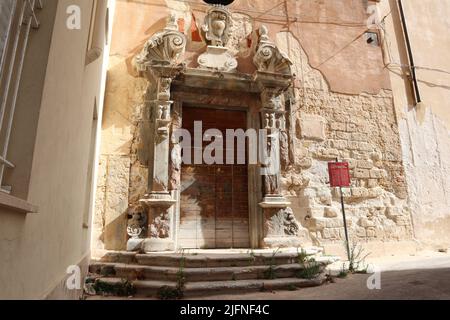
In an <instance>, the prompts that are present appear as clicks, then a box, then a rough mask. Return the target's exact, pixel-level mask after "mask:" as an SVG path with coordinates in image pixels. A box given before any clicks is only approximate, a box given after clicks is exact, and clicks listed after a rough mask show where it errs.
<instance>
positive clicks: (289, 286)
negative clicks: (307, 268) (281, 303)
mask: <svg viewBox="0 0 450 320" xmlns="http://www.w3.org/2000/svg"><path fill="white" fill-rule="evenodd" d="M287 289H288V290H289V291H297V289H298V288H297V287H296V286H295V285H293V284H290V285H288V286H287Z"/></svg>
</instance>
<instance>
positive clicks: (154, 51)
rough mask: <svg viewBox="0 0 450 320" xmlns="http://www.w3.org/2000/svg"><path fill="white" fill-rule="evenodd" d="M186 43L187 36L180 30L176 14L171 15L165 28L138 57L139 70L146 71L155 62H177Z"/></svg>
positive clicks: (146, 45) (148, 43) (170, 63)
mask: <svg viewBox="0 0 450 320" xmlns="http://www.w3.org/2000/svg"><path fill="white" fill-rule="evenodd" d="M186 43H187V40H186V36H185V35H184V34H183V33H182V32H180V31H179V30H178V24H177V20H176V15H174V14H172V15H170V17H169V18H168V20H167V26H166V27H165V28H164V30H163V31H160V32H157V33H156V34H155V35H153V36H152V37H151V38H150V39H149V40H148V41H147V42H146V44H145V46H144V49H143V50H142V52H141V53H140V54H139V55H138V56H137V57H136V65H137V67H138V70H139V71H145V70H147V67H148V66H149V65H152V64H155V63H160V64H167V65H173V64H177V63H178V62H179V60H180V58H181V57H182V55H183V54H184V52H185V48H186Z"/></svg>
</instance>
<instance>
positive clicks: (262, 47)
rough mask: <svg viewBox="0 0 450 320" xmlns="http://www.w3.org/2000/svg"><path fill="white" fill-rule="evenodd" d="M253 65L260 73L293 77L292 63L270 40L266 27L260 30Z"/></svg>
mask: <svg viewBox="0 0 450 320" xmlns="http://www.w3.org/2000/svg"><path fill="white" fill-rule="evenodd" d="M253 63H254V64H255V66H256V67H257V68H258V71H262V72H271V73H280V74H284V75H292V65H293V63H292V61H291V60H290V59H289V57H288V56H287V55H286V54H285V53H284V52H282V51H280V50H279V49H278V47H277V46H276V45H275V44H274V43H273V42H272V41H271V40H270V39H269V30H268V29H267V27H266V26H264V25H263V26H261V28H260V29H259V43H258V45H257V47H256V54H255V56H254V57H253Z"/></svg>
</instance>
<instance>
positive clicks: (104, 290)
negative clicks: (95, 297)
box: [94, 279, 136, 297]
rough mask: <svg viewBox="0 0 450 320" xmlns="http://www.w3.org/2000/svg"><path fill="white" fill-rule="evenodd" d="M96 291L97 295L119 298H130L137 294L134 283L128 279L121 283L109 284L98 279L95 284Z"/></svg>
mask: <svg viewBox="0 0 450 320" xmlns="http://www.w3.org/2000/svg"><path fill="white" fill-rule="evenodd" d="M94 290H95V292H96V293H97V294H101V295H113V296H119V297H129V296H133V295H134V294H135V293H136V288H135V287H134V285H133V283H131V282H130V281H128V280H127V279H122V280H121V282H120V283H108V282H105V281H102V280H100V279H97V280H96V281H95V283H94Z"/></svg>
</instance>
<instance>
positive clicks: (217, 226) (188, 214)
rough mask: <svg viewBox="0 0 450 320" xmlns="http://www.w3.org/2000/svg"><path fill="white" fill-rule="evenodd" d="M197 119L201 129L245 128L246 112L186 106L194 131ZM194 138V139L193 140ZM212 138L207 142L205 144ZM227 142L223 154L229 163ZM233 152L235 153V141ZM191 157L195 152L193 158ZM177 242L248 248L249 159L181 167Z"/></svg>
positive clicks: (187, 245) (185, 115) (187, 122)
mask: <svg viewBox="0 0 450 320" xmlns="http://www.w3.org/2000/svg"><path fill="white" fill-rule="evenodd" d="M194 121H202V127H203V128H202V129H203V133H204V132H205V131H206V130H208V129H218V130H220V131H221V132H222V134H223V136H224V137H225V136H226V135H225V133H226V130H227V129H244V130H245V129H246V122H247V119H246V113H245V112H240V111H228V110H219V109H206V108H183V128H185V129H187V130H189V131H190V132H191V135H192V137H193V136H194V135H193V133H194ZM193 143H194V142H193V141H192V144H193ZM207 145H208V143H203V148H205V147H206V146H207ZM230 147H231V146H228V145H226V146H225V150H224V154H223V160H224V163H226V161H225V159H226V150H227V149H230ZM234 149H235V153H234V158H235V162H234V163H237V161H236V157H237V152H236V149H237V146H235V148H234ZM192 159H193V158H192ZM181 180H182V185H183V186H185V189H184V190H183V191H182V193H181V206H180V230H179V234H178V238H179V243H180V245H181V247H183V248H232V247H235V248H247V247H249V245H250V240H249V214H248V169H247V165H245V164H244V165H237V164H235V165H225V164H224V165H221V164H217V165H205V164H201V165H200V164H198V165H193V164H192V165H188V164H186V165H185V164H183V166H182V170H181Z"/></svg>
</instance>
